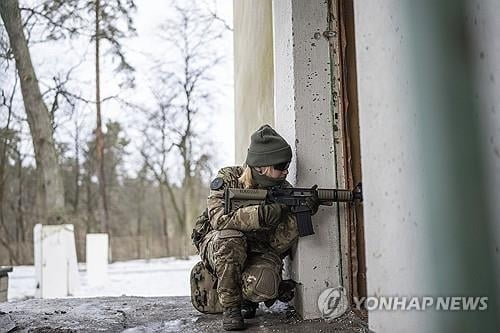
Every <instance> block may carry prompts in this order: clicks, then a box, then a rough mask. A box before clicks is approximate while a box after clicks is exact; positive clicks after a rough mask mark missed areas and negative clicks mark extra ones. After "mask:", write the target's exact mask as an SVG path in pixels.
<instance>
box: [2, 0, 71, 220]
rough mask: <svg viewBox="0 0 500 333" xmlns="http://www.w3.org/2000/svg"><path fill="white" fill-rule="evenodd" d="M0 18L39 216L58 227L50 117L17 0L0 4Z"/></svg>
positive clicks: (60, 198) (58, 182) (59, 200)
mask: <svg viewBox="0 0 500 333" xmlns="http://www.w3.org/2000/svg"><path fill="white" fill-rule="evenodd" d="M0 14H1V16H2V19H3V22H4V25H5V29H6V31H7V34H8V36H9V42H10V47H11V48H12V53H13V55H14V58H15V60H16V69H17V73H18V75H19V78H20V84H21V93H22V95H23V102H24V108H25V110H26V114H27V116H28V124H29V127H30V131H31V135H32V140H33V146H34V149H35V159H36V164H37V173H38V176H39V177H38V179H39V186H38V193H39V198H40V202H39V207H40V215H41V216H42V218H44V219H46V220H47V222H49V223H60V222H62V221H63V215H64V190H63V181H62V177H61V172H60V169H59V164H58V159H57V153H56V148H55V143H54V139H53V132H52V127H51V121H50V114H49V111H48V109H47V106H46V105H45V103H44V101H43V98H42V94H41V92H40V87H39V85H38V80H37V77H36V74H35V70H34V68H33V65H32V62H31V56H30V53H29V49H28V44H27V41H26V37H25V35H24V31H23V23H22V20H21V14H20V10H19V3H18V1H17V0H3V1H0Z"/></svg>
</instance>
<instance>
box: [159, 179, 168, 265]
mask: <svg viewBox="0 0 500 333" xmlns="http://www.w3.org/2000/svg"><path fill="white" fill-rule="evenodd" d="M158 187H159V189H160V201H161V202H160V206H161V219H162V226H163V235H164V236H165V241H166V244H165V246H166V248H167V256H168V255H169V254H170V249H169V239H168V222H167V207H166V206H165V192H163V184H162V183H161V182H160V183H159V184H158Z"/></svg>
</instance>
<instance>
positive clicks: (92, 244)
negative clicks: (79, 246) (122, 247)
mask: <svg viewBox="0 0 500 333" xmlns="http://www.w3.org/2000/svg"><path fill="white" fill-rule="evenodd" d="M108 245H109V241H108V234H87V242H86V258H87V259H86V260H87V279H88V284H89V285H91V286H100V285H103V284H105V283H106V282H107V281H108V248H109V246H108Z"/></svg>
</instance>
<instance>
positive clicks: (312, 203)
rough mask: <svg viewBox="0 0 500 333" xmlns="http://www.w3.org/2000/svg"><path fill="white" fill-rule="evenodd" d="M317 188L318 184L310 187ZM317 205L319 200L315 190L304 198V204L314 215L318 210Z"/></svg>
mask: <svg viewBox="0 0 500 333" xmlns="http://www.w3.org/2000/svg"><path fill="white" fill-rule="evenodd" d="M317 188H318V185H314V186H313V187H311V189H312V190H315V189H317ZM319 205H320V201H319V198H318V195H317V193H316V192H315V193H314V195H312V196H310V197H308V198H306V206H307V207H308V208H309V209H310V210H311V215H314V214H316V213H317V212H318V208H319Z"/></svg>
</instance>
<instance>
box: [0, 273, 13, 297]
mask: <svg viewBox="0 0 500 333" xmlns="http://www.w3.org/2000/svg"><path fill="white" fill-rule="evenodd" d="M10 272H12V267H3V266H2V267H0V302H7V295H8V290H9V274H8V273H10Z"/></svg>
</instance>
